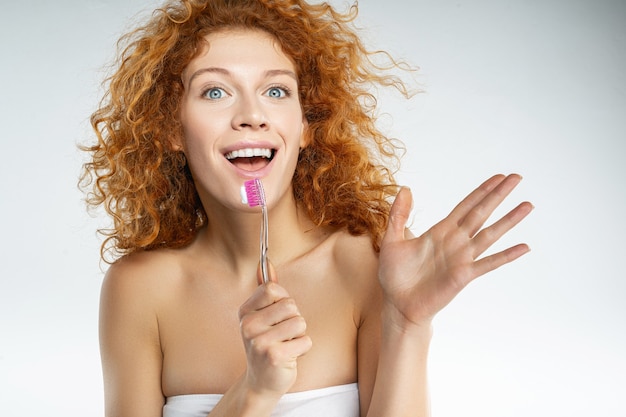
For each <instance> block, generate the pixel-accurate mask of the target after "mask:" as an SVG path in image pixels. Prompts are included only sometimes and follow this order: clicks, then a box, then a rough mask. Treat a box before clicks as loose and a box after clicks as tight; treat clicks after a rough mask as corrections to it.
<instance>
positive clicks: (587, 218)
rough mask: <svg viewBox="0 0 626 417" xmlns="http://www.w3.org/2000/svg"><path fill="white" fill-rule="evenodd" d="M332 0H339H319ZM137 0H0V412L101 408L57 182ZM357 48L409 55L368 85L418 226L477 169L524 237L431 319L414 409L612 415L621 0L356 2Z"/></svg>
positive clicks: (622, 110) (624, 105) (72, 191)
mask: <svg viewBox="0 0 626 417" xmlns="http://www.w3.org/2000/svg"><path fill="white" fill-rule="evenodd" d="M335 4H339V5H342V6H344V5H345V4H347V3H344V2H339V1H336V2H335ZM155 5H156V3H154V2H151V1H147V0H132V1H131V0H98V1H96V0H58V1H54V2H51V1H44V0H22V1H9V0H0V6H2V7H1V9H0V10H2V11H1V13H2V24H0V56H1V61H2V65H0V122H1V123H0V151H1V158H2V163H0V232H1V239H0V248H1V250H0V253H1V256H2V258H1V262H0V413H1V414H2V415H6V416H18V415H20V416H26V415H42V416H43V415H45V416H64V417H71V416H81V417H83V416H98V415H102V409H103V405H102V382H101V374H100V363H99V356H98V343H97V309H98V293H99V286H100V281H101V278H102V270H101V266H102V265H100V263H99V254H98V250H99V244H100V241H99V239H98V237H97V236H96V234H95V229H96V228H97V227H98V225H100V224H102V222H103V219H102V218H91V217H90V216H89V215H88V214H86V212H85V208H84V205H83V203H82V195H81V193H80V192H79V191H78V190H77V188H76V181H77V177H78V174H79V170H80V164H81V161H82V158H83V156H82V155H80V154H79V152H78V151H77V150H76V145H77V143H79V142H85V141H86V140H88V139H91V138H93V135H92V134H91V132H90V128H89V125H88V122H87V120H88V117H89V115H90V113H91V112H92V111H93V110H94V108H95V105H96V103H97V100H98V98H99V96H100V93H101V91H100V90H99V82H100V81H101V79H102V76H103V72H102V69H103V66H104V64H105V63H107V62H108V61H109V60H110V58H111V57H112V56H113V53H114V44H115V42H116V40H117V38H118V37H119V35H120V34H121V33H122V32H123V31H124V30H125V29H127V28H129V27H130V26H131V25H132V19H133V16H135V15H136V14H137V13H138V12H140V11H142V10H145V9H146V8H148V9H151V8H154V6H155ZM360 8H361V17H360V19H359V20H358V24H359V25H360V26H363V27H365V28H367V29H368V31H367V32H365V33H366V34H365V35H364V36H365V37H366V39H367V42H368V44H370V45H371V46H375V47H379V48H383V49H387V50H389V51H391V52H392V53H393V54H394V55H395V56H397V57H401V58H405V59H407V60H408V61H409V62H411V63H413V64H415V65H418V66H420V67H421V70H420V72H419V73H418V75H417V81H418V82H419V83H420V85H421V87H422V88H423V89H424V90H425V92H424V93H423V94H419V95H417V96H416V97H415V98H414V99H412V100H411V101H410V102H406V101H404V100H403V99H402V98H400V97H399V96H398V95H393V94H391V95H385V96H384V97H383V99H382V100H381V104H382V106H383V108H382V110H383V111H384V112H386V113H389V114H390V115H391V116H390V117H386V118H384V120H383V121H384V122H385V125H386V126H389V128H390V133H391V134H392V135H394V136H396V137H399V138H401V139H403V140H404V142H405V143H406V145H407V148H408V153H407V156H406V157H405V159H404V167H403V171H402V173H401V174H400V177H399V178H400V180H401V181H402V182H403V183H405V184H407V185H409V186H411V187H412V188H413V192H414V195H415V199H416V202H415V213H414V220H413V229H414V231H415V232H418V233H419V232H422V231H424V230H425V229H426V228H427V227H429V226H430V225H432V224H433V223H435V222H436V221H437V220H438V219H440V218H442V217H443V216H445V215H446V214H447V213H448V211H449V210H450V209H451V208H452V207H453V206H454V204H455V203H456V202H457V201H459V200H460V199H461V198H462V197H463V196H464V195H465V194H466V193H467V192H469V191H470V190H471V189H473V188H474V187H475V186H476V185H478V184H479V183H480V182H482V180H484V179H485V178H487V177H488V176H490V175H491V174H493V173H496V172H504V173H508V172H511V171H515V172H520V173H521V174H523V176H524V181H523V182H522V184H521V185H520V187H519V189H518V190H516V191H515V192H514V194H513V195H512V196H511V199H510V200H509V201H508V202H507V203H506V204H505V205H506V207H505V209H509V208H511V207H513V206H514V205H515V204H517V202H519V201H521V200H526V199H530V200H532V201H533V203H534V204H535V206H536V210H535V211H534V212H533V214H532V215H531V217H530V218H528V219H527V220H526V221H525V222H524V224H523V225H521V226H520V227H519V228H518V229H517V230H515V231H514V232H513V233H512V234H511V236H510V237H508V238H507V241H506V242H505V243H510V244H512V243H517V242H518V241H526V242H528V243H529V244H530V245H531V247H532V249H533V251H532V252H531V253H530V254H529V255H527V256H526V257H524V258H523V259H522V260H520V261H518V262H517V263H516V264H513V265H508V266H506V267H504V268H502V269H501V270H499V271H497V272H495V273H492V274H491V275H488V276H486V277H483V278H481V279H480V280H479V281H476V282H474V283H473V284H472V285H470V286H469V287H468V288H467V289H466V290H465V291H464V292H463V293H462V294H461V295H460V296H459V297H458V298H457V299H456V300H455V301H454V302H453V303H452V304H451V305H450V306H449V307H448V308H447V309H446V310H444V311H443V312H442V313H441V314H440V316H439V317H438V319H437V321H436V327H435V336H434V340H433V343H432V354H431V360H430V365H431V366H430V385H431V393H432V395H431V397H432V408H433V414H434V416H436V417H444V416H450V417H452V416H460V415H464V416H482V417H487V416H494V417H496V416H497V417H503V416H529V415H532V416H568V417H569V416H590V415H594V416H624V415H626V405H624V403H623V394H624V392H626V358H625V356H626V326H625V318H626V307H625V302H624V299H625V295H626V284H625V283H624V281H625V278H626V276H625V273H624V258H625V249H626V248H625V244H624V240H623V239H624V236H625V235H626V221H625V220H624V217H625V213H626V186H625V184H624V180H625V179H626V164H625V163H624V159H625V157H626V145H625V144H624V142H625V141H626V2H624V1H619V0H615V1H610V0H593V1H592V0H586V1H582V0H569V1H568V0H544V1H521V0H518V1H502V0H486V1H465V0H457V1H450V0H443V1H431V2H428V1H425V0H420V1H416V0H412V1H408V0H407V1H400V0H387V1H379V0H376V1H375V0H362V1H361V2H360Z"/></svg>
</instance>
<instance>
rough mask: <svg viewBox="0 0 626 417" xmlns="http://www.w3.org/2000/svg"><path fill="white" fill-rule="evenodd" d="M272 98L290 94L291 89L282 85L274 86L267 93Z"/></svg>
mask: <svg viewBox="0 0 626 417" xmlns="http://www.w3.org/2000/svg"><path fill="white" fill-rule="evenodd" d="M266 94H267V95H268V96H269V97H271V98H283V97H287V96H289V91H287V89H285V88H281V87H272V88H270V89H269V90H267V93H266Z"/></svg>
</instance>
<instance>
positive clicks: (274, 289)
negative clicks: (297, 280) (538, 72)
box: [239, 282, 289, 319]
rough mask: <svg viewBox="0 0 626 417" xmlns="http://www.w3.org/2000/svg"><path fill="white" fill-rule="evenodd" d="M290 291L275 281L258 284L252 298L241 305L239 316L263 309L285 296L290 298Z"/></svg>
mask: <svg viewBox="0 0 626 417" xmlns="http://www.w3.org/2000/svg"><path fill="white" fill-rule="evenodd" d="M288 297H289V293H288V292H287V290H286V289H285V288H283V287H281V286H280V285H279V284H277V283H275V282H269V283H267V284H265V285H260V286H258V287H257V288H256V289H255V290H254V292H253V293H252V295H251V296H250V298H248V299H247V300H246V302H245V303H243V304H242V305H241V307H239V318H240V319H241V317H243V316H244V315H246V314H248V313H250V312H252V311H258V310H262V309H263V308H265V307H267V306H270V305H272V304H274V303H276V302H278V301H280V300H282V299H284V298H288Z"/></svg>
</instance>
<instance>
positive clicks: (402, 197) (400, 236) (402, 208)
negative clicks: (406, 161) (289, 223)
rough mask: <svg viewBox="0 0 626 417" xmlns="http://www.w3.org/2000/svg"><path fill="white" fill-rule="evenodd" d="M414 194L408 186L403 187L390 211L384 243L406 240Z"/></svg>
mask: <svg viewBox="0 0 626 417" xmlns="http://www.w3.org/2000/svg"><path fill="white" fill-rule="evenodd" d="M412 204H413V196H412V194H411V190H410V189H409V188H408V187H402V188H401V189H400V191H399V192H398V195H396V199H395V200H394V202H393V204H392V205H391V210H390V211H389V224H388V225H387V230H386V231H385V235H384V237H383V241H382V245H385V243H390V242H397V241H400V240H404V238H405V229H406V224H407V222H408V220H409V216H410V215H411V206H412Z"/></svg>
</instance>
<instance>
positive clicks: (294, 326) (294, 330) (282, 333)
mask: <svg viewBox="0 0 626 417" xmlns="http://www.w3.org/2000/svg"><path fill="white" fill-rule="evenodd" d="M306 328H307V326H306V321H305V320H304V318H303V317H302V316H300V315H298V316H295V317H291V318H289V319H288V320H284V321H281V322H280V323H277V324H275V325H273V326H271V327H268V328H267V329H266V330H265V331H264V332H262V333H259V334H258V335H256V336H255V337H254V342H253V343H255V344H257V345H258V346H270V345H272V344H275V343H278V342H287V341H289V340H293V339H296V338H299V337H303V336H305V335H306Z"/></svg>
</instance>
